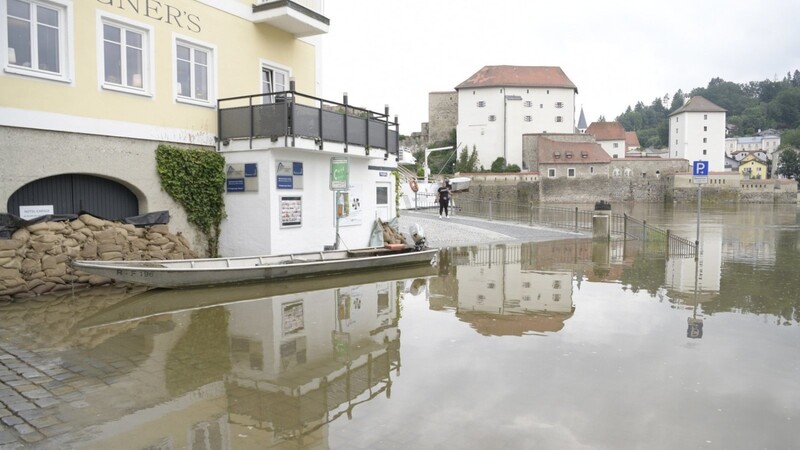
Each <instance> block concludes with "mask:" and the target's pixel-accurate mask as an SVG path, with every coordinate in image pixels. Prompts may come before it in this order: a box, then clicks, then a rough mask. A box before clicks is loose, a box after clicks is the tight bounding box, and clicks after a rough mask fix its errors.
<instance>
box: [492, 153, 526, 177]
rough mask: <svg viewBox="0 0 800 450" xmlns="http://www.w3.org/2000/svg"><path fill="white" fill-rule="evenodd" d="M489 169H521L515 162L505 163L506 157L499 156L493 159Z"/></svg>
mask: <svg viewBox="0 0 800 450" xmlns="http://www.w3.org/2000/svg"><path fill="white" fill-rule="evenodd" d="M489 171H490V172H494V173H509V172H521V171H522V170H521V169H520V168H519V166H518V165H516V164H506V159H505V158H503V157H502V156H500V157H498V158H497V159H495V160H494V162H493V163H492V167H491V168H490V169H489Z"/></svg>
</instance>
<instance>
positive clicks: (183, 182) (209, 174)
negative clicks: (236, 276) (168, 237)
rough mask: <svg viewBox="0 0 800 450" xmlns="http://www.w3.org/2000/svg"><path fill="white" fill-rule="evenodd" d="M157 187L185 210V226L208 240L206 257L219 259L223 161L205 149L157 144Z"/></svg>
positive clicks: (222, 214)
mask: <svg viewBox="0 0 800 450" xmlns="http://www.w3.org/2000/svg"><path fill="white" fill-rule="evenodd" d="M156 168H157V170H158V175H159V177H160V178H161V187H162V188H164V190H165V191H166V192H167V193H168V194H169V195H170V196H171V197H172V198H173V199H175V201H176V202H178V203H179V204H180V205H181V206H183V208H184V209H185V210H186V214H187V218H188V220H189V223H191V224H192V225H194V226H196V227H197V228H198V229H199V230H200V231H201V232H202V233H203V234H204V235H205V237H206V240H207V241H208V254H209V256H211V257H217V256H219V234H220V223H221V222H222V219H223V218H224V217H225V201H224V198H223V193H224V192H225V159H224V158H223V157H222V155H220V154H219V153H216V152H214V151H211V150H205V149H183V148H178V147H173V146H170V145H165V144H161V145H159V146H158V148H157V149H156Z"/></svg>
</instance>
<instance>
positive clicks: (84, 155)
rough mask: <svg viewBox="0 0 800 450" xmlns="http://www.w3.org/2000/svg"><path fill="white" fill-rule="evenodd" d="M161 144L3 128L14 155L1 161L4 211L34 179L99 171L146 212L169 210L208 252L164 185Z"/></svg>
mask: <svg viewBox="0 0 800 450" xmlns="http://www.w3.org/2000/svg"><path fill="white" fill-rule="evenodd" d="M158 144H159V143H158V142H154V141H146V140H140V139H127V138H115V137H107V136H92V135H84V134H76V133H63V132H58V131H44V130H32V129H27V128H10V127H0V148H3V149H4V150H3V151H4V155H3V156H5V157H7V158H8V159H7V163H6V164H0V211H4V212H11V213H14V212H13V211H7V205H8V200H9V198H10V197H11V195H12V194H14V192H16V191H17V190H18V189H19V188H21V187H23V186H24V185H26V184H28V183H30V182H32V181H35V180H38V179H41V178H46V177H49V176H53V175H62V174H70V173H80V174H87V175H94V176H98V177H103V178H107V179H110V180H113V181H116V182H118V183H121V184H123V185H125V186H126V187H127V188H128V189H130V190H131V192H133V194H134V195H136V198H137V199H138V200H139V213H140V214H145V213H148V212H153V211H162V210H167V211H169V212H170V217H171V218H170V226H171V227H172V228H173V229H174V230H176V231H180V232H181V233H182V234H183V236H185V237H186V238H187V239H188V240H189V242H190V243H191V244H192V248H193V249H195V251H204V250H205V248H206V246H207V244H206V242H205V240H204V238H203V237H202V235H201V234H200V233H199V232H197V230H195V229H194V227H193V226H191V225H190V224H189V223H188V221H187V219H186V213H185V212H184V210H183V208H182V207H181V206H180V205H178V204H177V203H176V202H175V201H174V200H173V199H172V197H170V196H169V194H167V193H166V192H164V190H162V189H161V181H160V179H159V176H158V173H157V172H156V159H155V150H156V147H157V146H158ZM5 152H8V153H5ZM9 153H10V154H9Z"/></svg>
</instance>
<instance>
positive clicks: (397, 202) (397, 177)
mask: <svg viewBox="0 0 800 450" xmlns="http://www.w3.org/2000/svg"><path fill="white" fill-rule="evenodd" d="M392 175H394V211H395V215H396V216H397V217H400V196H401V195H402V194H403V190H402V189H401V187H400V183H401V181H400V172H398V171H396V170H395V171H394V172H392Z"/></svg>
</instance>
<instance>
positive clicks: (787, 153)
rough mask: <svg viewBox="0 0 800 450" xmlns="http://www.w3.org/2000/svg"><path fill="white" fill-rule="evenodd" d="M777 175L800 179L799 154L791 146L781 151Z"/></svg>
mask: <svg viewBox="0 0 800 450" xmlns="http://www.w3.org/2000/svg"><path fill="white" fill-rule="evenodd" d="M778 175H783V176H785V177H787V178H793V179H795V180H800V155H798V153H797V150H795V149H793V148H786V149H784V150H783V151H781V156H780V163H779V164H778Z"/></svg>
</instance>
